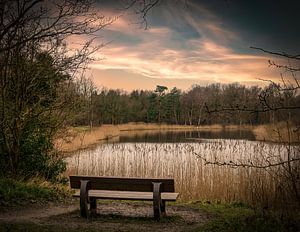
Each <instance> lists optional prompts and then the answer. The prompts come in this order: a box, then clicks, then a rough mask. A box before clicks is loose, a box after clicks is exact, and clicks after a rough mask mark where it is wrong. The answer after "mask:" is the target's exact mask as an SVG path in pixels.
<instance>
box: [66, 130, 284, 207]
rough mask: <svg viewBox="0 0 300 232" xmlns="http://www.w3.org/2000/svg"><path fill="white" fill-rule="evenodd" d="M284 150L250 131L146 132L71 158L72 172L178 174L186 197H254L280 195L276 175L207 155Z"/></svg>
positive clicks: (245, 158) (262, 155)
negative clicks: (274, 179) (226, 163)
mask: <svg viewBox="0 0 300 232" xmlns="http://www.w3.org/2000/svg"><path fill="white" fill-rule="evenodd" d="M285 153H286V149H285V147H283V146H282V145H278V144H270V143H264V142H258V141H254V136H253V134H252V133H251V132H250V131H220V132H199V131H165V132H163V133H162V132H157V131H156V132H155V131H148V132H145V131H144V132H134V133H133V132H130V133H124V134H122V135H121V136H120V137H119V138H118V140H117V141H116V142H112V141H110V142H108V143H105V144H99V145H97V146H95V147H93V148H90V149H87V150H80V151H77V152H75V153H74V154H73V155H72V156H70V157H68V158H67V159H66V161H67V163H68V174H80V175H97V176H122V177H169V178H174V179H175V188H176V191H177V192H179V194H180V199H181V200H217V199H218V200H222V201H227V202H230V201H243V202H253V201H254V200H255V198H254V195H253V194H254V193H255V194H257V190H259V193H260V194H262V195H263V196H262V197H271V195H274V194H276V189H275V185H274V182H273V179H272V175H270V174H269V173H268V172H265V171H264V170H260V169H251V168H243V167H241V168H231V167H228V166H223V165H222V166H218V165H206V164H205V160H209V161H220V162H225V161H226V162H229V161H234V162H237V163H247V162H250V161H251V162H252V163H254V164H264V163H265V162H270V161H272V159H273V160H274V159H276V157H278V156H279V157H282V156H284V155H285ZM271 171H272V170H271ZM266 194H267V196H264V195H266Z"/></svg>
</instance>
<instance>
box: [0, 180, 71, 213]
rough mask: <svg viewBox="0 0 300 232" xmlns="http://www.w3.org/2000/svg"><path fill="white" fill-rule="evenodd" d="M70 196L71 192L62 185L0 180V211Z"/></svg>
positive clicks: (44, 182) (59, 199) (37, 181)
mask: <svg viewBox="0 0 300 232" xmlns="http://www.w3.org/2000/svg"><path fill="white" fill-rule="evenodd" d="M70 196H71V191H70V190H69V189H68V187H67V186H64V185H62V184H52V183H50V182H47V181H44V180H41V179H38V178H36V179H31V180H27V181H24V180H15V179H11V178H1V179H0V209H4V210H5V209H7V208H9V207H12V206H20V205H28V204H31V203H43V202H48V201H62V200H64V199H66V198H68V197H70Z"/></svg>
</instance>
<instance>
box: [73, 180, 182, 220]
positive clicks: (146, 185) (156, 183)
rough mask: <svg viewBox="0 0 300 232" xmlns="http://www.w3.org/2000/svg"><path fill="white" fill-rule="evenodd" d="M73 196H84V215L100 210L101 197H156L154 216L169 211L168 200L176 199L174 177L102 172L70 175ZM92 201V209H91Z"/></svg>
mask: <svg viewBox="0 0 300 232" xmlns="http://www.w3.org/2000/svg"><path fill="white" fill-rule="evenodd" d="M70 185H71V188H73V189H80V191H77V192H76V193H75V194H74V195H73V196H74V197H80V215H81V216H82V217H86V218H87V217H88V216H89V215H90V214H95V213H96V210H97V203H96V200H97V199H114V200H142V201H153V211H154V218H155V219H156V220H159V219H160V217H161V214H163V215H164V214H165V212H166V201H176V199H177V197H178V193H175V192H174V190H175V189H174V179H152V178H151V179H143V178H120V177H101V176H70ZM88 205H89V208H90V212H89V210H88Z"/></svg>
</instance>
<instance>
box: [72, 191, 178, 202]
mask: <svg viewBox="0 0 300 232" xmlns="http://www.w3.org/2000/svg"><path fill="white" fill-rule="evenodd" d="M73 196H74V197H80V191H76V193H75V194H74V195H73ZM89 197H93V198H97V199H113V200H144V201H152V200H153V193H152V192H132V191H109V190H90V191H89ZM177 197H178V193H161V199H162V200H164V201H176V199H177Z"/></svg>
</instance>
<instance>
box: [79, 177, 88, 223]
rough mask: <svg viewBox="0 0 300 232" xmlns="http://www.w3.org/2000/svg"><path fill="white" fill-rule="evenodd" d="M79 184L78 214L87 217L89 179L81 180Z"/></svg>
mask: <svg viewBox="0 0 300 232" xmlns="http://www.w3.org/2000/svg"><path fill="white" fill-rule="evenodd" d="M80 182H81V185H80V216H81V217H84V218H87V217H88V202H89V201H88V199H89V196H88V192H89V180H81V181H80Z"/></svg>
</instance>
